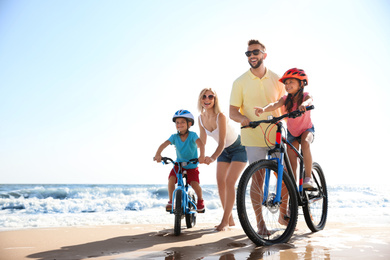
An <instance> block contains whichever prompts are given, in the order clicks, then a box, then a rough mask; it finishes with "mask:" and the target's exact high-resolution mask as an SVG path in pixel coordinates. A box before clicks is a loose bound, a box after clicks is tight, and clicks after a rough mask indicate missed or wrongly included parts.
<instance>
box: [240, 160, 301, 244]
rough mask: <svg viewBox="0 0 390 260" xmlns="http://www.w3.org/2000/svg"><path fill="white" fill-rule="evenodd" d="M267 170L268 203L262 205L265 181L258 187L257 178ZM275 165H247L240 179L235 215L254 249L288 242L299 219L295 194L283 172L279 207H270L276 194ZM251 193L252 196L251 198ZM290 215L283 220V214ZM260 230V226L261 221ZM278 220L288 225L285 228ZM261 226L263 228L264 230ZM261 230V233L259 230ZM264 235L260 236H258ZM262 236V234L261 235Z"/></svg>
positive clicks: (290, 182)
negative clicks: (282, 191) (282, 192)
mask: <svg viewBox="0 0 390 260" xmlns="http://www.w3.org/2000/svg"><path fill="white" fill-rule="evenodd" d="M266 169H269V170H270V182H269V183H270V185H269V188H268V190H269V194H268V198H267V200H266V201H267V202H266V203H265V204H264V203H262V202H263V197H264V186H265V185H264V183H265V182H264V181H263V184H261V185H258V184H259V181H257V180H259V178H260V179H261V178H264V173H262V172H264V171H263V170H266ZM277 169H278V165H277V163H276V162H275V161H270V160H260V161H257V162H254V163H252V164H251V165H249V166H248V167H247V168H246V169H245V171H244V173H243V174H242V176H241V178H240V182H239V184H238V188H237V201H236V202H237V212H238V217H239V220H240V223H241V226H242V228H243V229H244V232H245V233H246V235H247V236H248V237H249V238H250V239H251V240H252V242H253V243H255V244H256V245H257V246H264V245H273V244H277V243H285V242H287V241H288V240H289V239H290V238H291V236H292V234H293V233H294V230H295V227H296V225H297V220H298V200H297V192H296V189H295V188H294V185H293V182H292V181H291V179H290V177H289V176H288V174H287V172H286V170H284V173H283V183H284V185H283V186H284V192H286V191H287V195H288V197H286V196H283V198H282V203H281V205H280V206H277V205H276V206H275V205H272V203H271V202H272V199H273V197H274V196H275V194H276V181H277ZM251 194H252V195H251ZM281 209H282V211H283V212H286V214H287V215H288V213H289V220H288V219H284V218H283V217H284V216H282V214H283V213H282V212H281ZM258 216H261V218H262V219H263V220H264V225H263V227H260V226H261V225H260V222H261V220H259V219H260V217H258ZM279 221H285V222H288V224H287V226H285V225H282V224H280V223H279ZM264 226H265V227H266V228H265V230H264ZM261 228H263V230H260V229H261ZM260 232H263V234H260ZM264 233H265V234H264Z"/></svg>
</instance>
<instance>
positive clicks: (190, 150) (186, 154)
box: [168, 131, 199, 169]
mask: <svg viewBox="0 0 390 260" xmlns="http://www.w3.org/2000/svg"><path fill="white" fill-rule="evenodd" d="M197 139H199V137H198V135H197V134H196V133H195V132H192V131H189V132H188V136H187V139H186V140H185V141H184V142H183V141H182V140H181V139H180V136H179V134H173V135H171V137H169V139H168V141H170V142H171V144H173V145H174V146H175V147H176V156H177V158H176V161H178V162H187V161H189V160H190V159H197V158H198V146H197V145H196V140H197ZM196 167H198V164H189V165H188V166H186V167H184V168H185V169H195V168H196Z"/></svg>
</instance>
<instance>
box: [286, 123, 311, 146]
mask: <svg viewBox="0 0 390 260" xmlns="http://www.w3.org/2000/svg"><path fill="white" fill-rule="evenodd" d="M305 132H311V133H313V141H314V125H313V126H312V127H311V128H309V129H307V130H305ZM301 136H302V135H300V136H293V135H292V134H291V133H290V132H289V131H288V129H287V141H289V142H290V143H293V142H294V141H298V143H301Z"/></svg>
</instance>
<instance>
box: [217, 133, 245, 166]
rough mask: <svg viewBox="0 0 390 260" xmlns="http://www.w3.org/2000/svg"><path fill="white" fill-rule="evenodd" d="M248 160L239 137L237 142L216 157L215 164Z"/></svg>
mask: <svg viewBox="0 0 390 260" xmlns="http://www.w3.org/2000/svg"><path fill="white" fill-rule="evenodd" d="M247 160H248V158H247V156H246V150H245V146H242V145H241V137H240V136H238V137H237V140H236V141H235V142H234V143H233V144H232V145H230V146H229V147H226V148H225V149H223V151H222V153H221V155H220V156H219V157H218V159H217V162H228V163H231V162H246V161H247Z"/></svg>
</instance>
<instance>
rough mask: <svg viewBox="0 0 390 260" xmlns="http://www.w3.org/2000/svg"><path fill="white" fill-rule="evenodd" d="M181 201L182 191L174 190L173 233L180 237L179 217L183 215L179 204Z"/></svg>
mask: <svg viewBox="0 0 390 260" xmlns="http://www.w3.org/2000/svg"><path fill="white" fill-rule="evenodd" d="M181 200H182V190H176V193H175V211H174V213H175V226H174V233H175V235H176V236H179V235H180V232H181V216H182V214H183V207H182V204H181Z"/></svg>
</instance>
